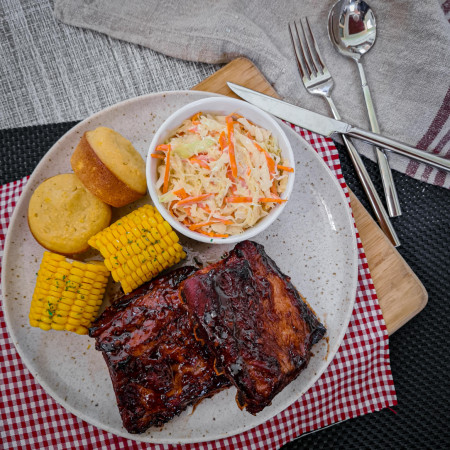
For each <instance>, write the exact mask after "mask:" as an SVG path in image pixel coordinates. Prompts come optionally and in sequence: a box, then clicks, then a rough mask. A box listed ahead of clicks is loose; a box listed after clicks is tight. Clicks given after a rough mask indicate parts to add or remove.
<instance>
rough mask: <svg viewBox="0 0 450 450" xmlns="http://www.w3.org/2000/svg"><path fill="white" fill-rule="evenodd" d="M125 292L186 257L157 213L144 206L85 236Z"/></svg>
mask: <svg viewBox="0 0 450 450" xmlns="http://www.w3.org/2000/svg"><path fill="white" fill-rule="evenodd" d="M89 245H90V246H91V247H94V248H96V249H97V250H99V251H100V253H101V254H102V256H103V258H105V266H106V267H107V268H108V269H109V270H110V271H111V275H112V276H113V278H114V280H115V281H118V282H120V284H121V285H122V289H123V291H124V292H125V294H128V293H129V292H131V291H132V290H133V289H135V288H137V287H138V286H140V285H141V284H143V283H145V282H146V281H148V280H150V279H152V278H154V277H155V276H156V275H158V274H159V273H160V272H162V271H163V270H164V269H167V268H168V267H171V266H173V265H174V264H176V263H178V262H179V261H180V260H181V259H182V258H185V257H186V253H184V251H183V248H182V247H181V245H180V244H179V243H178V236H177V234H176V233H175V232H174V231H173V230H172V227H171V226H170V225H169V224H168V223H167V222H166V221H165V220H164V219H163V218H162V216H161V214H159V212H158V211H157V210H156V209H155V208H154V207H153V206H151V205H145V206H142V207H141V208H139V209H137V210H135V211H133V212H131V213H130V214H128V215H127V216H125V217H122V218H121V219H120V220H118V221H117V222H115V223H113V224H112V225H111V226H109V227H108V228H105V229H104V230H103V231H101V232H100V233H97V234H96V235H95V236H93V237H92V238H91V239H89Z"/></svg>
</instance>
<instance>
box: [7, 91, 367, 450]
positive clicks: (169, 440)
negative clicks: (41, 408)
mask: <svg viewBox="0 0 450 450" xmlns="http://www.w3.org/2000/svg"><path fill="white" fill-rule="evenodd" d="M173 94H175V95H186V96H189V95H191V94H199V95H204V96H208V97H212V96H219V97H227V96H224V95H221V94H216V93H212V92H208V91H196V90H194V91H193V90H179V91H161V92H154V93H149V94H144V95H140V96H137V97H132V98H129V99H126V100H123V101H121V102H118V103H115V104H113V105H110V106H108V107H106V108H104V109H102V110H100V111H97V112H96V113H94V114H92V115H90V116H89V117H87V118H85V119H83V120H81V121H80V122H79V123H78V124H76V125H75V126H74V127H72V128H71V129H70V130H68V131H67V132H66V133H64V135H62V136H61V137H60V138H58V140H57V141H56V142H55V143H54V144H53V145H52V146H51V147H50V148H49V149H48V151H47V152H46V153H45V155H44V156H43V157H42V159H41V161H40V162H39V163H38V165H37V166H36V167H35V169H34V170H33V172H32V174H31V175H30V178H29V179H28V181H27V184H26V186H25V188H24V190H23V191H22V193H21V195H20V198H19V201H18V202H17V204H16V206H15V208H14V212H13V214H12V216H11V220H10V223H9V225H8V230H7V234H6V236H5V243H4V251H3V258H2V272H3V273H4V274H5V273H6V271H5V270H4V269H5V267H6V262H7V261H8V255H9V251H8V250H9V247H10V245H12V244H11V240H12V234H13V233H12V231H11V230H12V229H13V226H12V225H13V224H14V223H15V222H16V221H17V220H19V217H18V216H19V210H20V209H21V208H22V203H23V202H24V201H25V195H23V194H24V193H25V192H26V189H27V187H28V186H31V185H32V184H33V182H34V180H35V178H37V177H38V172H40V169H41V166H45V164H46V162H47V155H48V154H49V153H50V152H52V151H53V149H54V148H55V147H56V146H57V145H58V144H59V142H60V141H61V140H63V139H64V138H66V136H67V135H69V134H72V133H74V132H76V131H77V129H78V128H82V127H83V126H84V125H86V124H87V123H88V122H89V121H92V120H95V119H96V117H97V116H100V115H103V114H106V113H108V112H109V111H113V110H115V109H117V108H121V107H123V106H126V105H127V104H129V103H134V102H136V101H142V100H145V99H147V98H155V97H165V96H171V95H173ZM193 101H194V100H193ZM275 119H276V120H277V121H278V122H279V124H281V127H282V129H283V131H285V132H286V133H287V134H288V136H289V134H293V135H295V137H296V138H299V139H300V140H301V141H303V143H304V144H305V145H306V146H307V147H308V148H309V150H310V151H312V152H313V154H314V155H315V158H316V159H317V161H318V162H319V164H320V165H321V166H322V167H323V168H324V169H325V171H326V172H327V174H328V175H329V178H330V179H331V180H332V183H334V185H335V187H336V188H337V191H338V192H339V196H340V197H341V199H342V201H343V206H344V208H345V211H346V214H345V216H346V219H347V220H348V222H349V225H350V233H351V242H352V247H351V250H352V256H353V258H352V264H353V280H352V281H353V283H352V285H351V287H350V289H349V292H352V293H353V294H352V295H351V298H350V299H349V302H350V303H351V308H350V306H349V307H348V311H347V315H346V316H345V320H343V324H344V325H345V326H344V325H343V326H342V329H341V331H340V333H339V335H338V338H337V339H336V344H335V348H334V349H333V351H330V352H329V355H331V358H330V359H329V362H328V364H326V365H324V367H323V368H322V370H319V371H318V372H317V373H316V374H315V376H314V377H312V378H311V380H310V381H309V382H308V383H307V384H306V385H305V387H304V388H303V390H302V393H301V394H300V395H299V396H298V397H296V398H295V399H294V400H293V401H292V402H291V403H290V404H289V405H288V406H285V407H283V408H281V409H279V410H276V411H275V412H274V414H273V415H272V416H271V417H269V418H266V419H265V420H263V421H262V422H259V423H257V424H255V425H251V426H246V427H243V428H239V429H237V430H233V431H230V432H226V433H225V434H223V435H220V436H215V437H209V438H208V437H206V436H205V437H204V438H203V437H200V438H184V439H178V438H177V439H174V438H162V439H159V438H151V437H150V438H149V437H148V436H147V437H146V436H143V435H134V434H130V433H127V432H125V433H122V432H121V431H120V430H117V429H115V428H112V427H110V426H108V425H104V424H101V425H99V424H98V423H93V421H92V419H91V418H90V417H87V416H86V415H85V414H84V412H83V411H80V410H78V409H75V408H73V407H72V406H71V405H70V404H69V403H67V402H66V401H65V400H64V399H63V398H60V397H59V395H58V394H57V393H56V392H54V390H53V388H52V387H51V386H49V385H48V384H47V383H46V382H44V381H42V380H41V377H40V376H39V373H38V372H37V371H34V370H32V369H31V368H30V367H33V365H32V364H31V361H30V360H29V358H28V357H27V356H25V354H24V352H23V351H22V348H21V346H20V344H19V342H17V336H16V335H15V333H14V332H13V327H12V323H11V318H10V316H9V308H8V305H7V304H6V302H5V293H6V292H7V289H6V281H5V280H6V277H5V276H4V277H2V281H1V286H2V292H3V295H2V297H3V299H2V300H3V301H2V309H3V314H4V318H5V323H6V328H7V331H8V334H9V337H10V339H11V341H12V342H13V344H14V347H15V348H16V351H17V352H18V353H19V356H20V357H21V359H22V362H23V363H24V365H25V367H26V369H27V370H28V371H29V372H30V373H31V375H32V376H33V378H35V381H36V382H37V383H38V384H39V386H40V387H41V388H42V389H43V390H44V391H45V393H46V394H47V395H49V396H50V397H51V398H52V399H53V400H54V401H56V402H57V403H58V404H59V405H60V406H62V407H63V408H65V409H66V410H67V411H69V412H70V413H72V414H73V415H75V416H76V417H78V418H79V419H81V420H83V421H85V422H86V423H88V424H90V425H92V426H95V427H97V428H99V429H101V430H103V431H106V432H109V433H112V434H114V435H116V436H120V437H123V438H125V439H131V440H135V441H138V442H146V443H154V444H174V445H176V444H192V443H200V442H209V441H214V440H220V439H226V438H229V437H232V436H236V435H238V434H241V433H244V432H247V431H249V430H252V429H254V428H255V427H257V426H260V425H262V424H264V423H265V422H267V421H269V420H271V419H272V418H273V417H275V416H276V415H277V414H279V413H280V412H282V411H284V410H285V409H286V408H289V407H290V406H291V405H292V404H293V403H294V402H295V401H297V400H298V399H300V398H301V397H302V396H303V395H304V394H305V393H306V392H307V391H308V390H309V389H310V388H311V386H312V385H313V384H314V383H316V382H317V380H318V379H319V378H320V377H321V376H322V374H323V373H324V372H325V371H326V370H327V369H328V367H329V365H330V364H331V362H332V361H333V360H334V357H335V356H336V353H337V351H338V350H339V348H340V346H341V344H342V341H343V338H344V336H345V333H346V332H347V329H348V323H349V322H350V319H351V316H352V314H353V309H354V304H355V301H356V290H357V286H358V248H357V239H356V224H355V222H354V218H353V215H352V212H351V209H350V208H349V200H348V198H347V197H346V195H345V192H344V191H343V189H342V187H341V185H340V183H339V181H338V179H337V178H336V176H335V175H334V174H333V172H332V171H331V169H330V168H329V167H328V166H327V164H326V163H325V161H324V160H323V159H322V158H321V156H320V155H319V154H318V153H317V152H316V151H315V150H314V148H313V147H312V145H311V144H309V143H308V142H307V141H306V140H305V139H304V138H303V137H302V136H301V135H299V134H298V133H296V132H295V131H294V130H293V129H292V128H291V127H289V126H288V125H286V124H285V123H284V122H283V121H281V120H279V119H277V118H275ZM294 153H295V151H294ZM30 189H31V188H30ZM8 303H9V302H8Z"/></svg>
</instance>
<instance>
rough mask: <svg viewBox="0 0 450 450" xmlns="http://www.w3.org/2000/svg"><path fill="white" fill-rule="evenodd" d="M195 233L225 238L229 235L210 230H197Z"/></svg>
mask: <svg viewBox="0 0 450 450" xmlns="http://www.w3.org/2000/svg"><path fill="white" fill-rule="evenodd" d="M197 233H201V234H206V236H210V237H218V238H227V237H228V236H229V234H221V233H213V232H212V231H202V230H197Z"/></svg>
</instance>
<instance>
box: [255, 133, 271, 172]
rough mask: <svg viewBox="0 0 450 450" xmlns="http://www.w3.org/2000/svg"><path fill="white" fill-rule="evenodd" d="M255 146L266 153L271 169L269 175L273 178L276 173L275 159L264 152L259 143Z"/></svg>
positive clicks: (268, 165)
mask: <svg viewBox="0 0 450 450" xmlns="http://www.w3.org/2000/svg"><path fill="white" fill-rule="evenodd" d="M253 145H254V146H255V147H256V148H257V149H258V150H259V151H260V152H262V153H264V155H265V157H266V161H267V167H268V169H269V173H270V175H271V176H272V177H273V174H274V172H275V161H274V160H273V158H272V157H271V156H270V155H269V153H268V152H267V151H266V150H264V149H263V148H262V147H261V146H260V145H259V144H258V143H256V142H253Z"/></svg>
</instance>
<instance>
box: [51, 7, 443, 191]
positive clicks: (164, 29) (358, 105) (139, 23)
mask: <svg viewBox="0 0 450 450" xmlns="http://www.w3.org/2000/svg"><path fill="white" fill-rule="evenodd" d="M332 4H333V1H331V2H330V1H323V2H318V1H316V0H304V1H298V0H296V1H283V2H280V1H279V2H276V1H273V0H264V1H263V0H260V1H256V0H247V1H245V2H243V1H240V0H237V1H232V0H228V1H227V0H222V1H220V2H216V1H208V0H191V1H189V2H180V1H176V0H172V1H170V0H169V1H157V0H134V1H126V2H124V1H123V0H84V1H83V0H57V1H56V3H55V15H56V17H57V18H58V19H59V20H61V21H63V22H65V23H67V24H71V25H75V26H79V27H85V28H90V29H92V30H96V31H100V32H102V33H106V34H108V35H110V36H113V37H115V38H118V39H121V40H126V41H130V42H134V43H136V44H140V45H143V46H146V47H150V48H151V49H153V50H156V51H158V52H161V53H164V54H166V55H170V56H173V57H176V58H182V59H187V60H191V61H203V62H207V63H224V62H228V61H230V60H232V59H233V58H236V57H237V56H240V55H244V56H247V57H248V58H249V59H251V60H252V61H253V62H254V63H255V64H256V65H257V66H258V67H259V68H260V69H261V71H262V72H263V73H264V75H265V76H266V77H267V78H268V80H269V81H270V82H271V83H272V84H273V85H274V87H275V89H276V90H277V92H278V93H279V94H280V95H281V96H282V97H283V98H284V99H286V100H288V101H290V102H293V103H296V104H299V105H302V106H304V107H306V108H309V109H312V110H316V111H319V112H322V113H327V114H329V112H328V110H327V106H326V105H325V103H324V102H323V101H321V100H320V99H318V98H317V97H313V96H310V95H309V94H307V93H306V91H305V89H304V88H303V87H302V86H301V85H300V80H299V77H298V73H297V69H296V65H295V63H294V59H293V54H292V48H291V44H290V40H289V35H288V28H287V24H288V22H289V21H290V20H292V19H294V18H299V17H301V16H308V17H309V18H310V21H311V24H312V27H313V30H314V32H315V35H316V37H317V40H318V43H319V46H320V48H321V50H322V52H323V56H324V58H325V61H326V62H327V65H328V67H329V68H330V71H331V73H332V75H333V77H334V78H335V81H336V87H335V93H334V94H335V100H336V103H337V105H338V107H339V109H340V110H341V115H342V116H343V117H344V118H345V119H347V120H348V121H349V122H351V123H354V124H358V125H361V126H365V127H367V128H368V127H369V124H368V119H367V114H366V111H365V106H364V100H363V96H362V91H361V89H360V85H359V78H358V74H357V68H356V65H355V64H354V63H353V62H352V61H349V60H347V59H345V58H344V57H342V56H340V55H339V54H337V53H336V51H335V50H334V49H333V47H332V45H331V43H330V42H329V40H328V36H327V29H326V24H327V15H328V11H329V9H330V7H331V6H332ZM370 5H371V7H372V8H373V9H374V11H375V13H376V16H377V25H378V30H379V34H378V39H377V42H376V45H375V46H374V48H373V49H372V50H371V52H370V53H369V54H367V55H366V56H365V58H364V60H365V61H364V64H365V66H366V69H367V77H368V80H369V85H370V87H371V90H372V94H373V97H374V102H375V107H376V109H377V113H378V118H379V122H380V126H381V130H382V131H383V133H385V134H386V135H388V136H392V137H396V138H397V139H399V140H401V141H404V142H407V143H411V144H414V145H417V146H418V147H420V148H422V149H428V150H429V151H434V152H436V153H438V154H440V155H447V156H450V155H449V153H450V119H449V115H450V90H449V72H450V71H449V69H450V34H449V25H448V22H447V20H446V18H445V14H444V12H443V10H442V9H441V5H440V4H439V3H438V2H437V1H436V0H423V1H421V2H414V1H410V0H396V1H389V2H383V1H380V0H370ZM360 148H361V146H360ZM363 151H364V153H365V154H366V156H369V157H372V158H373V153H372V150H371V149H370V148H369V147H368V146H367V147H366V146H363ZM390 159H391V165H392V167H393V168H395V169H397V170H400V171H401V172H404V173H407V174H408V175H411V176H415V177H416V178H419V179H422V180H424V181H428V182H431V183H433V184H439V185H445V186H446V187H449V186H450V176H448V175H447V176H446V175H445V174H444V173H442V172H439V171H437V170H434V169H431V168H430V167H427V166H425V165H421V164H417V163H415V162H411V161H408V160H407V159H405V158H402V157H398V156H396V155H391V158H390Z"/></svg>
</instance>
